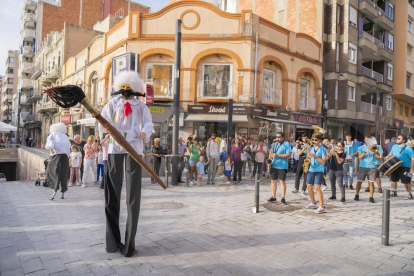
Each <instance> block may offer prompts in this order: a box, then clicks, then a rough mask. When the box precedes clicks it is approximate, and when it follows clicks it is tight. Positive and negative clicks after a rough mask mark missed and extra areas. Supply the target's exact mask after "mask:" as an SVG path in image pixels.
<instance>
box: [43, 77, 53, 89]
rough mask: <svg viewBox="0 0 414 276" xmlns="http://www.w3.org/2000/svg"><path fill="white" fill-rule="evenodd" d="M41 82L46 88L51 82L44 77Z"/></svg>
mask: <svg viewBox="0 0 414 276" xmlns="http://www.w3.org/2000/svg"><path fill="white" fill-rule="evenodd" d="M41 81H42V84H43V85H44V86H46V87H47V86H49V85H51V84H52V81H51V80H50V79H49V78H48V77H47V76H45V75H43V76H42V79H41Z"/></svg>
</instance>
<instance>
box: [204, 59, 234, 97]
mask: <svg viewBox="0 0 414 276" xmlns="http://www.w3.org/2000/svg"><path fill="white" fill-rule="evenodd" d="M231 73H232V65H231V64H204V66H203V83H202V95H200V96H201V97H207V98H228V97H231V95H232V94H231V88H232V82H231V81H232V79H231Z"/></svg>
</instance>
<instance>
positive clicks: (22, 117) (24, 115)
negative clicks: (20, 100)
mask: <svg viewBox="0 0 414 276" xmlns="http://www.w3.org/2000/svg"><path fill="white" fill-rule="evenodd" d="M29 114H30V113H29V112H20V125H21V126H22V125H24V123H26V118H27V116H28V115H29Z"/></svg>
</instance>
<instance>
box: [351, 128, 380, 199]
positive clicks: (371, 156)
mask: <svg viewBox="0 0 414 276" xmlns="http://www.w3.org/2000/svg"><path fill="white" fill-rule="evenodd" d="M373 140H375V138H372V137H371V135H367V136H366V137H365V145H362V146H360V147H359V148H358V158H359V171H358V182H357V185H356V191H355V192H356V193H355V198H354V200H356V201H359V191H360V190H361V185H362V182H364V181H365V179H366V178H368V188H369V202H371V203H375V201H374V181H375V178H376V167H377V161H376V159H380V157H381V156H380V154H379V153H375V152H374V151H373V147H374V146H375V145H376V144H377V142H376V140H375V142H373Z"/></svg>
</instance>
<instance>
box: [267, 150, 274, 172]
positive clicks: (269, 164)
mask: <svg viewBox="0 0 414 276" xmlns="http://www.w3.org/2000/svg"><path fill="white" fill-rule="evenodd" d="M272 163H273V159H272V158H270V154H269V159H267V160H266V164H267V172H268V173H270V170H271V169H272Z"/></svg>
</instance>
